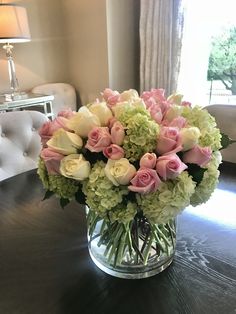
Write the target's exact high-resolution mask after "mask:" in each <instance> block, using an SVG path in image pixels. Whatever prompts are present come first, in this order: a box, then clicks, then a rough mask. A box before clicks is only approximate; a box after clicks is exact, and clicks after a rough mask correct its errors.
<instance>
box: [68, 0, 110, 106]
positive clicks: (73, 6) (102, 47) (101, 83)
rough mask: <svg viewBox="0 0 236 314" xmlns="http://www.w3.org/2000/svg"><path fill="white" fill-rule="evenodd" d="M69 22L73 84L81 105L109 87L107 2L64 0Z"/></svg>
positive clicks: (70, 71) (70, 65) (71, 78)
mask: <svg viewBox="0 0 236 314" xmlns="http://www.w3.org/2000/svg"><path fill="white" fill-rule="evenodd" d="M62 3H63V12H64V14H65V15H64V16H65V21H66V30H67V33H66V34H67V39H68V51H69V75H70V81H71V82H72V83H73V85H74V86H75V88H76V90H77V91H78V92H79V93H80V97H81V100H82V103H86V102H89V101H92V100H94V99H95V98H96V97H99V95H100V94H99V93H100V91H102V90H103V89H104V88H105V87H107V86H108V85H109V74H108V56H107V23H106V0H99V1H94V0H80V1H78V0H62Z"/></svg>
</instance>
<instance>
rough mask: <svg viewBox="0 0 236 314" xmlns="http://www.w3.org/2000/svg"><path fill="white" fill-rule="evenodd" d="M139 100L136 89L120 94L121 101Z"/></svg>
mask: <svg viewBox="0 0 236 314" xmlns="http://www.w3.org/2000/svg"><path fill="white" fill-rule="evenodd" d="M138 99H139V94H138V92H137V91H136V90H135V89H129V90H126V91H124V92H123V93H121V94H120V101H127V100H128V101H129V100H131V101H134V100H138Z"/></svg>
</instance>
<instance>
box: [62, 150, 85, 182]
mask: <svg viewBox="0 0 236 314" xmlns="http://www.w3.org/2000/svg"><path fill="white" fill-rule="evenodd" d="M90 170H91V166H90V163H89V162H88V161H87V160H85V159H84V157H83V155H82V154H71V155H69V156H66V157H64V158H63V159H62V160H61V162H60V172H61V174H62V175H63V176H64V177H67V178H71V179H75V180H79V181H82V180H84V179H87V178H88V176H89V174H90Z"/></svg>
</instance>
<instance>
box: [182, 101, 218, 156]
mask: <svg viewBox="0 0 236 314" xmlns="http://www.w3.org/2000/svg"><path fill="white" fill-rule="evenodd" d="M182 116H183V117H184V118H185V119H186V120H187V122H188V124H190V125H191V126H196V127H198V128H199V129H200V132H201V136H200V138H199V145H201V146H203V147H206V146H210V147H211V149H212V150H213V151H216V150H219V149H220V148H221V134H220V130H219V129H218V128H217V125H216V121H215V118H214V117H213V116H211V115H210V114H209V113H208V112H207V110H206V109H202V108H201V107H199V106H196V107H194V108H190V107H183V110H182Z"/></svg>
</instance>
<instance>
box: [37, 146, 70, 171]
mask: <svg viewBox="0 0 236 314" xmlns="http://www.w3.org/2000/svg"><path fill="white" fill-rule="evenodd" d="M40 157H41V158H42V159H43V161H44V163H45V166H46V168H47V171H48V173H49V174H59V173H60V171H59V168H60V161H61V160H62V158H64V157H65V156H64V155H62V154H59V153H56V152H54V151H52V150H51V149H50V148H44V149H43V150H42V151H41V154H40Z"/></svg>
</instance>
